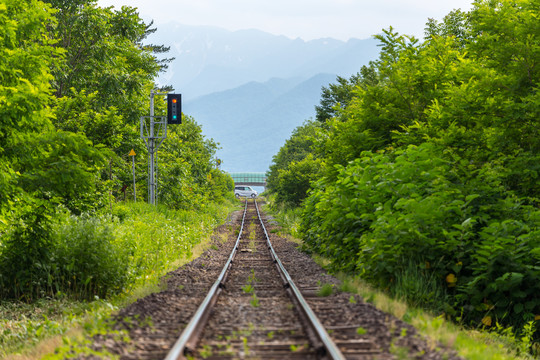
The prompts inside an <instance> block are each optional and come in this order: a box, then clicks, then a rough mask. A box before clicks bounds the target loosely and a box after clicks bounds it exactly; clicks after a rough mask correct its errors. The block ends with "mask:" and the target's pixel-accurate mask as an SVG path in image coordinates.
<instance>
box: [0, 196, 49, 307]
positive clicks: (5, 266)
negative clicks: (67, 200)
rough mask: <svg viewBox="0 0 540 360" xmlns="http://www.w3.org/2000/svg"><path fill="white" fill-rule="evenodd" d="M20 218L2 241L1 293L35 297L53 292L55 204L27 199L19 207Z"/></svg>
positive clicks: (32, 298)
mask: <svg viewBox="0 0 540 360" xmlns="http://www.w3.org/2000/svg"><path fill="white" fill-rule="evenodd" d="M16 211H17V213H16V214H15V218H16V219H17V221H16V222H12V223H11V224H10V226H9V227H8V228H7V229H6V230H5V231H4V232H3V234H2V235H3V236H2V237H3V239H2V243H0V254H2V256H1V257H0V296H1V297H2V298H6V297H9V298H20V299H24V300H26V301H31V300H34V299H36V298H38V297H40V296H42V295H44V294H46V293H49V294H50V293H51V290H52V288H51V283H50V282H49V280H50V275H51V273H52V270H53V269H52V263H53V256H54V255H53V251H52V249H51V245H52V243H53V239H52V236H51V233H52V231H51V227H52V213H53V209H52V206H51V205H50V204H49V203H47V202H44V201H39V200H31V199H27V200H25V201H24V203H22V204H19V207H17V208H16Z"/></svg>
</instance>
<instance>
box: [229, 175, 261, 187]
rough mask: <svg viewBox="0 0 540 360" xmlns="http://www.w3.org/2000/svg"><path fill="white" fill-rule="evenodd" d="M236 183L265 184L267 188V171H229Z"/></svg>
mask: <svg viewBox="0 0 540 360" xmlns="http://www.w3.org/2000/svg"><path fill="white" fill-rule="evenodd" d="M229 175H231V177H232V178H233V180H234V184H235V185H248V186H264V188H265V190H266V173H263V172H232V173H229Z"/></svg>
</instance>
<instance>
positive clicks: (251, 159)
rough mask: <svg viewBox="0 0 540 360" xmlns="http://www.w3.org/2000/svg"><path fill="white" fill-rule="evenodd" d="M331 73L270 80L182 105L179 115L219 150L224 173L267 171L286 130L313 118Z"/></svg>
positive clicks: (333, 78) (285, 137)
mask: <svg viewBox="0 0 540 360" xmlns="http://www.w3.org/2000/svg"><path fill="white" fill-rule="evenodd" d="M334 80H335V75H333V74H319V75H316V76H314V77H311V78H309V79H308V80H305V81H302V80H301V79H298V78H295V79H271V80H270V81H267V82H264V83H259V82H250V83H248V84H245V85H242V86H240V87H238V88H235V89H232V90H227V91H223V92H217V93H213V94H209V95H206V96H201V97H199V98H197V99H196V100H191V101H185V102H184V106H183V111H184V113H185V114H188V115H191V116H193V117H194V118H195V120H196V121H197V122H198V123H199V124H201V125H202V127H203V132H204V134H205V135H206V136H208V137H211V138H213V139H214V140H215V141H217V142H219V143H220V146H221V147H222V149H221V150H219V151H218V157H219V158H220V159H222V160H223V166H222V168H223V169H224V170H227V171H232V172H234V171H266V170H268V167H269V165H270V163H271V161H272V156H273V155H275V154H276V153H277V152H278V150H279V148H280V147H281V146H282V145H283V143H284V142H285V140H286V139H287V138H289V137H290V135H291V132H292V130H293V129H294V128H296V127H297V126H298V125H301V124H302V123H303V122H304V120H306V119H308V118H310V117H311V118H312V117H314V115H315V105H317V104H318V103H319V99H320V89H321V87H322V86H326V85H328V84H329V83H331V82H334Z"/></svg>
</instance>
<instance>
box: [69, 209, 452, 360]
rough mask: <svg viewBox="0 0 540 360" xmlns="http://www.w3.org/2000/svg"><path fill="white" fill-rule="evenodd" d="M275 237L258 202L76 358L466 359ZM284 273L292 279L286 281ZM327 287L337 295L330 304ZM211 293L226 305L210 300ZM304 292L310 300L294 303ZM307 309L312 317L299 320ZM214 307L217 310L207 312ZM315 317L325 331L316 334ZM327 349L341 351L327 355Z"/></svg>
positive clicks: (121, 313) (114, 320)
mask: <svg viewBox="0 0 540 360" xmlns="http://www.w3.org/2000/svg"><path fill="white" fill-rule="evenodd" d="M261 218H262V219H261ZM267 229H270V231H267ZM274 229H276V230H278V229H279V227H276V226H275V225H274V224H269V223H267V222H266V220H265V217H260V216H259V213H258V208H257V205H256V204H255V202H254V201H253V200H249V202H248V203H247V204H246V207H245V212H244V214H242V213H241V212H240V211H239V212H235V213H234V214H232V215H231V218H230V219H229V221H227V222H226V223H225V224H223V225H221V226H219V227H218V228H216V230H215V232H214V235H213V238H212V242H211V244H210V247H209V248H208V249H207V250H206V251H205V252H204V253H203V254H201V255H200V256H198V257H196V258H195V259H194V260H192V261H191V262H189V263H187V264H185V265H184V266H182V267H181V268H178V269H177V270H174V271H172V272H170V273H169V274H168V275H167V276H165V277H164V278H163V284H162V285H163V287H162V290H161V291H159V292H155V293H152V294H150V295H148V296H146V297H143V298H140V299H138V300H137V301H135V302H134V303H132V304H130V305H129V306H127V307H125V308H123V309H121V310H120V311H119V312H118V313H117V314H115V315H114V317H113V318H112V319H111V320H112V322H111V328H110V330H112V331H110V332H108V333H100V334H97V335H94V336H93V337H92V338H91V339H90V341H89V342H90V343H91V344H92V346H91V349H92V353H91V354H89V355H84V354H80V355H79V356H77V357H76V358H77V359H80V360H82V359H84V360H90V359H92V360H95V359H98V358H110V356H109V354H113V355H114V356H117V357H118V358H119V359H120V360H135V359H137V360H141V359H145V360H155V359H160V360H163V359H165V358H166V359H167V360H168V359H177V358H179V359H181V358H190V359H191V358H193V359H332V358H338V359H340V358H345V359H357V360H360V359H362V360H367V359H377V360H385V359H396V358H413V359H423V360H443V359H446V360H457V359H460V358H459V357H458V356H456V355H455V354H453V353H452V352H449V351H447V350H444V349H442V347H441V346H440V345H439V344H435V343H433V342H428V341H426V339H424V338H422V337H421V336H420V335H419V334H418V333H417V332H416V330H415V329H414V328H413V327H412V326H411V325H409V324H406V323H404V322H403V321H401V320H399V319H397V318H395V317H393V316H392V315H389V314H387V313H384V312H382V311H380V310H378V309H376V308H375V307H374V306H372V305H371V304H369V303H367V302H365V301H364V300H363V299H362V298H361V297H360V296H358V295H356V294H352V293H348V292H345V291H340V290H338V289H339V287H340V282H339V281H338V280H337V279H336V278H334V277H333V276H331V275H329V274H327V273H326V272H325V271H324V270H323V269H322V268H321V267H320V266H319V265H317V264H316V263H315V262H313V260H312V259H311V258H310V256H309V255H307V254H305V253H302V252H300V251H298V250H297V249H296V245H295V244H294V243H292V242H290V241H288V240H286V239H284V238H283V237H281V236H279V235H278V234H277V233H274V231H273V230H274ZM268 238H269V239H270V240H271V241H272V245H271V246H270V245H269V244H268V242H267V239H268ZM270 247H272V248H274V249H275V251H276V253H277V254H278V255H279V260H278V259H277V258H276V257H275V255H274V256H273V255H271V252H270V249H269V248H270ZM233 250H235V251H234V254H233ZM225 263H227V264H228V265H227V266H226V268H227V271H224V264H225ZM280 263H281V264H282V265H283V266H284V267H285V268H286V269H287V270H288V272H289V273H290V276H287V275H284V274H281V275H280V271H279V270H278V267H277V265H279V264H280ZM290 277H292V279H294V286H293V284H292V283H291V282H289V280H288V279H287V278H290ZM218 278H219V280H218ZM325 287H326V288H329V289H330V290H331V291H330V292H329V293H326V294H324V296H321V295H323V294H322V292H321V289H324V288H325ZM211 289H214V292H215V293H216V294H217V295H219V296H218V297H216V296H209V295H208V292H209V291H210V290H211ZM296 292H297V293H300V294H301V295H302V297H303V300H294V293H296ZM300 302H302V303H307V304H308V305H309V307H310V308H311V311H309V310H300V309H299V308H298V303H300ZM205 303H206V304H207V305H211V306H210V307H209V308H208V309H206V310H203V309H202V307H201V305H202V304H205ZM309 312H312V313H314V314H315V315H316V316H317V317H318V319H319V320H318V325H317V324H315V327H319V328H322V330H323V331H318V330H316V329H314V326H313V325H310V320H308V319H307V318H308V317H309V316H310V315H309V314H308V313H309ZM319 330H321V329H319ZM317 332H319V333H322V335H317ZM325 333H326V335H325ZM188 334H189V335H188ZM321 336H322V337H321ZM323 338H325V339H323ZM327 341H328V342H331V343H333V344H334V345H333V346H332V345H331V346H330V348H328V347H327V346H326V345H325V342H327ZM332 347H333V348H334V349H332ZM336 348H337V350H336ZM92 354H93V355H92ZM98 354H103V355H98Z"/></svg>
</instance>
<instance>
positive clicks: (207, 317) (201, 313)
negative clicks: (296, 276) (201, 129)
mask: <svg viewBox="0 0 540 360" xmlns="http://www.w3.org/2000/svg"><path fill="white" fill-rule="evenodd" d="M220 295H221V296H220ZM357 345H358V344H356V343H354V341H349V342H348V343H347V342H345V343H344V342H343V341H342V344H341V347H342V348H344V349H345V351H346V352H347V358H359V357H358V356H360V358H361V355H362V354H366V349H365V344H363V346H360V347H358V346H357ZM368 352H369V351H368ZM354 355H356V356H354ZM186 357H195V358H212V359H227V358H244V357H249V358H287V359H290V358H297V359H345V356H344V355H343V353H342V350H340V348H339V347H338V346H337V345H336V343H334V341H333V340H332V339H331V337H330V336H329V335H328V332H327V331H326V329H325V328H324V327H323V326H322V324H321V322H320V321H319V320H318V318H317V317H316V316H315V314H314V312H313V311H312V310H311V308H310V307H309V305H308V303H307V302H306V300H305V299H304V297H303V296H302V294H301V292H300V290H299V288H298V287H297V286H296V284H295V283H294V282H293V280H292V279H291V277H290V276H289V274H288V272H287V270H286V269H285V268H284V266H283V264H282V263H281V261H280V260H279V258H278V257H277V254H276V252H275V251H274V248H273V246H272V244H271V243H270V238H269V236H268V233H267V230H266V227H265V226H264V223H263V221H262V220H261V216H260V212H259V208H258V205H257V202H256V200H253V201H251V200H250V201H248V200H246V203H245V208H244V213H243V217H242V223H241V225H240V229H239V232H238V237H237V240H236V243H235V245H234V248H233V251H232V252H231V255H230V256H229V258H228V260H227V262H226V264H225V266H224V267H223V270H222V271H221V273H220V275H219V277H218V279H217V280H216V281H215V283H214V285H213V286H212V287H211V289H210V291H209V292H208V294H207V296H206V298H205V299H204V301H203V302H202V303H201V305H200V306H199V308H198V310H197V311H196V313H195V315H194V316H193V317H192V318H191V321H190V322H189V323H188V325H187V327H186V328H185V329H184V331H183V332H182V334H181V336H180V337H179V339H178V340H177V341H176V343H175V345H174V347H173V348H172V349H171V350H170V352H169V354H168V355H167V357H166V360H173V359H174V360H176V359H182V358H186Z"/></svg>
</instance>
